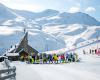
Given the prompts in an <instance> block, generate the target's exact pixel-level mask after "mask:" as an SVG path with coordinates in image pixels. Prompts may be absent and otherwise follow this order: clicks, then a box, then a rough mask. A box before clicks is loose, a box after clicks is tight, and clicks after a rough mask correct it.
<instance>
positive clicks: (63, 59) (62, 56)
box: [61, 54, 65, 63]
mask: <svg viewBox="0 0 100 80" xmlns="http://www.w3.org/2000/svg"><path fill="white" fill-rule="evenodd" d="M61 61H62V62H63V63H64V62H65V56H64V54H62V55H61Z"/></svg>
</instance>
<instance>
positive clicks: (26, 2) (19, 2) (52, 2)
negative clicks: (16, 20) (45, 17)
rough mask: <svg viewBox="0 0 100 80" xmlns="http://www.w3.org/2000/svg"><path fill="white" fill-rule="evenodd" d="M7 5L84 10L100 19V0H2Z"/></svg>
mask: <svg viewBox="0 0 100 80" xmlns="http://www.w3.org/2000/svg"><path fill="white" fill-rule="evenodd" d="M0 2H1V3H3V4H5V5H6V6H8V7H10V8H13V9H19V10H28V11H34V12H39V11H43V10H45V9H55V10H59V11H60V12H70V13H75V12H80V11H81V12H84V13H88V14H89V15H91V16H93V17H95V18H96V19H97V20H99V21H100V0H0Z"/></svg>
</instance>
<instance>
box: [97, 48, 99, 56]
mask: <svg viewBox="0 0 100 80" xmlns="http://www.w3.org/2000/svg"><path fill="white" fill-rule="evenodd" d="M96 54H97V55H98V56H100V48H99V49H97V50H96Z"/></svg>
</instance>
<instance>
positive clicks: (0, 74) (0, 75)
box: [0, 66, 16, 80]
mask: <svg viewBox="0 0 100 80" xmlns="http://www.w3.org/2000/svg"><path fill="white" fill-rule="evenodd" d="M6 79H10V80H16V67H15V66H14V67H13V68H9V69H3V70H0V80H6Z"/></svg>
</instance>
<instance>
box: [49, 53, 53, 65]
mask: <svg viewBox="0 0 100 80" xmlns="http://www.w3.org/2000/svg"><path fill="white" fill-rule="evenodd" d="M48 61H49V63H50V62H52V63H53V58H52V55H51V54H49V55H48Z"/></svg>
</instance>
